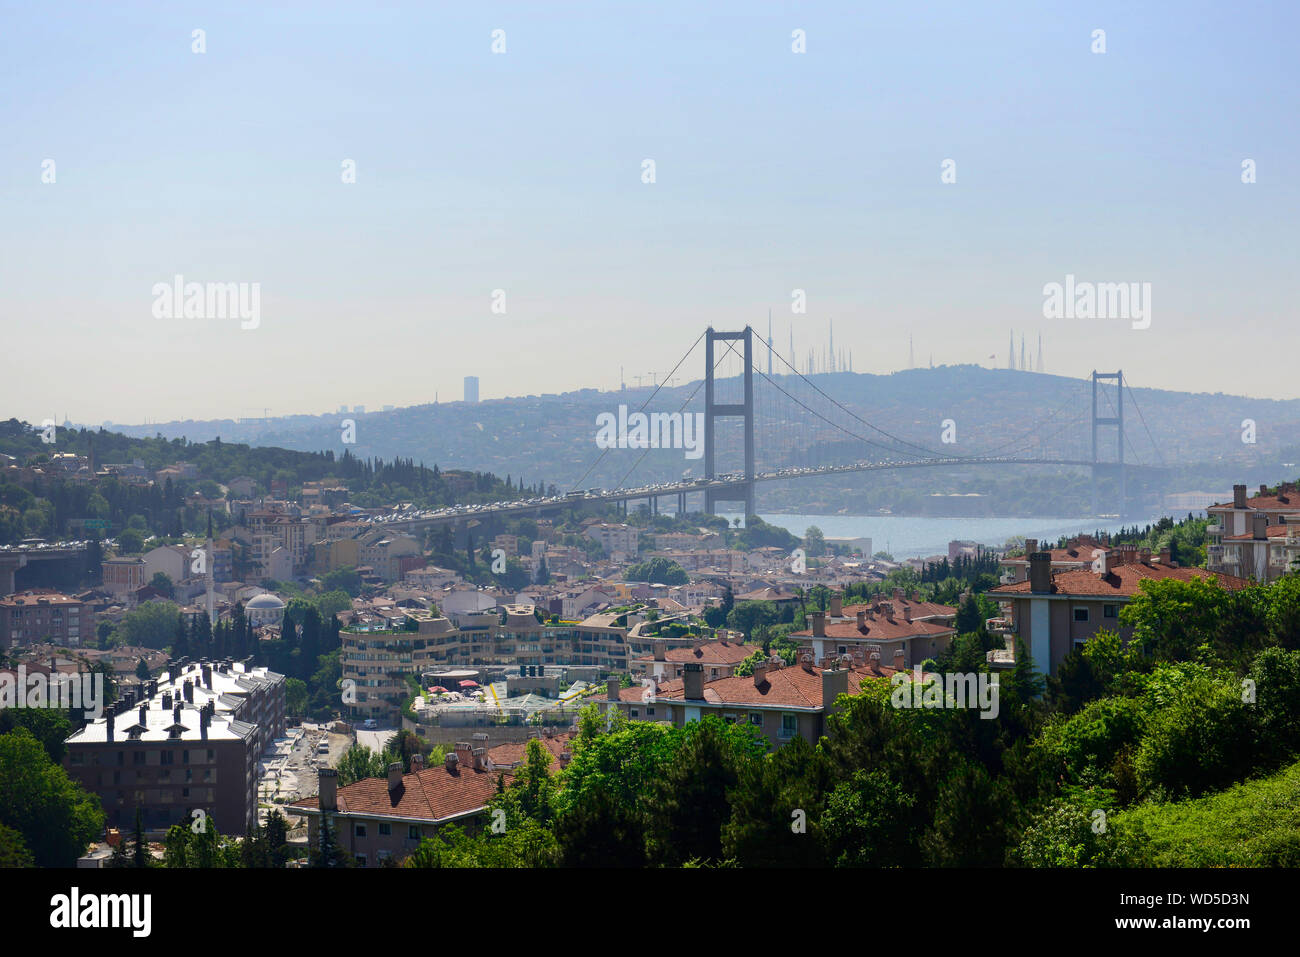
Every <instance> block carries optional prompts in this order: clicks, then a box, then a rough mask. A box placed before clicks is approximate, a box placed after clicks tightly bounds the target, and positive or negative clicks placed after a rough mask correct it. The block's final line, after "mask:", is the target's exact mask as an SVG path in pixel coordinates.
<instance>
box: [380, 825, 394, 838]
mask: <svg viewBox="0 0 1300 957" xmlns="http://www.w3.org/2000/svg"><path fill="white" fill-rule="evenodd" d="M392 833H393V825H391V824H380V825H379V836H380V837H389V836H391V835H392Z"/></svg>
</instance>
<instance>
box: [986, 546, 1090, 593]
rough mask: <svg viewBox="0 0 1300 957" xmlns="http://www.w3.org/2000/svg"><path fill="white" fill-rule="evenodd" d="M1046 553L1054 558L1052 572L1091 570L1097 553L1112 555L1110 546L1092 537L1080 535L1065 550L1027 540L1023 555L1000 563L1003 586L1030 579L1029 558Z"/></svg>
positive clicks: (1011, 557)
mask: <svg viewBox="0 0 1300 957" xmlns="http://www.w3.org/2000/svg"><path fill="white" fill-rule="evenodd" d="M1037 551H1044V552H1047V553H1048V554H1049V555H1051V556H1052V571H1054V572H1068V571H1076V570H1078V569H1083V568H1091V567H1092V563H1093V561H1094V560H1095V559H1096V558H1097V555H1096V554H1095V553H1097V552H1104V553H1105V554H1106V555H1109V554H1110V545H1109V544H1107V543H1105V542H1100V541H1098V540H1097V539H1095V538H1093V537H1092V536H1091V535H1079V536H1077V537H1076V538H1072V539H1070V540H1069V541H1068V542H1066V543H1065V547H1064V548H1042V549H1040V548H1039V547H1038V539H1036V538H1027V539H1025V551H1024V554H1023V555H1008V556H1004V557H1003V558H1002V559H1001V561H1000V562H999V563H998V564H999V566H1000V567H1001V570H1002V584H1004V585H1014V584H1015V583H1016V582H1022V581H1026V580H1027V579H1028V578H1029V556H1030V555H1032V554H1033V553H1034V552H1037Z"/></svg>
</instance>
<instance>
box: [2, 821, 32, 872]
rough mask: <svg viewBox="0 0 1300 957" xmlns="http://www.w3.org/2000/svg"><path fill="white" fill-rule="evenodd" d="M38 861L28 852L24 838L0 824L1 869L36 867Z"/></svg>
mask: <svg viewBox="0 0 1300 957" xmlns="http://www.w3.org/2000/svg"><path fill="white" fill-rule="evenodd" d="M35 866H36V860H35V858H33V857H32V852H31V851H29V850H27V845H26V844H25V843H24V842H23V836H22V835H21V834H19V833H18V832H17V831H15V830H14V829H13V828H11V827H5V826H4V825H3V824H0V868H5V867H35Z"/></svg>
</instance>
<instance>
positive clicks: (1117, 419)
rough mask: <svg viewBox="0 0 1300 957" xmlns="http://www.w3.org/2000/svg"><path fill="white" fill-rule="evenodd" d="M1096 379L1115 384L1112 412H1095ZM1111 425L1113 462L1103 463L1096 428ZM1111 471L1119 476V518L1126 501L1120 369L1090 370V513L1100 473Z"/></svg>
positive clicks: (1095, 505)
mask: <svg viewBox="0 0 1300 957" xmlns="http://www.w3.org/2000/svg"><path fill="white" fill-rule="evenodd" d="M1099 382H1114V383H1115V406H1114V412H1115V414H1114V415H1109V416H1103V415H1098V414H1097V384H1098V383H1099ZM1110 425H1113V426H1115V461H1114V462H1103V461H1101V459H1100V457H1099V455H1098V449H1097V429H1098V427H1100V426H1110ZM1107 472H1112V473H1113V474H1115V476H1116V477H1117V478H1118V479H1119V517H1120V519H1121V520H1123V518H1124V506H1125V501H1126V498H1127V496H1126V494H1125V493H1126V489H1125V474H1124V370H1122V369H1120V370H1118V371H1116V372H1098V371H1097V370H1096V369H1094V370H1093V372H1092V514H1093V515H1094V516H1095V515H1097V514H1098V493H1099V488H1098V486H1099V484H1100V481H1101V477H1102V475H1103V474H1105V473H1107Z"/></svg>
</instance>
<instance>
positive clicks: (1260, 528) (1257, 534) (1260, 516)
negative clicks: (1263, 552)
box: [1250, 512, 1268, 540]
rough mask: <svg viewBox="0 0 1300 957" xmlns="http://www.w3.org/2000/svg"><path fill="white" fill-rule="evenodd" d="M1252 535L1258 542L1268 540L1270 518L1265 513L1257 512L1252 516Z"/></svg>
mask: <svg viewBox="0 0 1300 957" xmlns="http://www.w3.org/2000/svg"><path fill="white" fill-rule="evenodd" d="M1250 522H1251V535H1252V537H1253V538H1255V539H1256V540H1259V539H1265V538H1268V516H1267V515H1266V514H1264V513H1263V512H1255V513H1254V514H1253V515H1251V516H1250Z"/></svg>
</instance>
